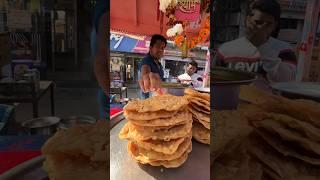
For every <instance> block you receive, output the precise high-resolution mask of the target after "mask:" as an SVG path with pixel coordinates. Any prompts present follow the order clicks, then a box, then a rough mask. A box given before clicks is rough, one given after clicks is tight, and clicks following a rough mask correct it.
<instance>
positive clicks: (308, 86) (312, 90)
mask: <svg viewBox="0 0 320 180" xmlns="http://www.w3.org/2000/svg"><path fill="white" fill-rule="evenodd" d="M271 87H272V89H273V90H274V91H278V92H280V93H281V94H282V95H283V96H286V97H288V98H294V99H296V98H305V99H312V100H315V101H319V102H320V83H314V82H285V83H273V84H271Z"/></svg>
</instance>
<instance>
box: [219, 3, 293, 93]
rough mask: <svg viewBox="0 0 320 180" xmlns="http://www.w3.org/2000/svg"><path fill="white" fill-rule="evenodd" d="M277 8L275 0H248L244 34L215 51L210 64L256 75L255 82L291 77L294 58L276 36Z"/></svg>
mask: <svg viewBox="0 0 320 180" xmlns="http://www.w3.org/2000/svg"><path fill="white" fill-rule="evenodd" d="M280 15H281V7H280V5H279V3H278V2H277V0H250V1H249V3H248V7H247V16H246V19H245V26H246V33H245V36H244V37H241V38H239V39H236V40H233V41H231V42H227V43H225V44H223V45H222V46H221V47H220V48H219V49H218V50H217V56H216V57H215V60H214V64H216V65H218V66H224V67H228V68H232V69H236V70H241V71H249V72H253V73H257V74H259V80H258V81H257V82H256V85H258V86H260V87H263V88H268V87H269V84H270V83H272V82H286V81H293V80H295V74H296V66H297V58H296V55H295V52H294V50H293V49H292V48H291V46H290V45H289V44H288V43H286V42H283V41H280V40H278V39H276V38H275V37H277V34H278V32H279V23H280Z"/></svg>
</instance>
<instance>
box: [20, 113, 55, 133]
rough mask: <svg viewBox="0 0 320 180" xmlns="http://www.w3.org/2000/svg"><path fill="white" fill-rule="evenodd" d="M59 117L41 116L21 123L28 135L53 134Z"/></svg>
mask: <svg viewBox="0 0 320 180" xmlns="http://www.w3.org/2000/svg"><path fill="white" fill-rule="evenodd" d="M59 122H60V118H58V117H41V118H36V119H31V120H28V121H25V122H23V123H22V124H21V125H22V127H23V128H24V129H25V131H26V133H27V134H30V135H53V134H54V133H55V132H56V131H57V128H58V125H59Z"/></svg>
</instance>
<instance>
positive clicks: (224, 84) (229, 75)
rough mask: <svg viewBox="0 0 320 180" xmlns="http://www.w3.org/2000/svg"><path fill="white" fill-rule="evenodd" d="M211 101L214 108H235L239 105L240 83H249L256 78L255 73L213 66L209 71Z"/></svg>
mask: <svg viewBox="0 0 320 180" xmlns="http://www.w3.org/2000/svg"><path fill="white" fill-rule="evenodd" d="M210 77H211V78H210V84H211V90H212V92H213V93H212V94H211V98H212V99H211V102H213V103H211V104H212V106H213V108H214V109H216V110H235V109H237V108H238V105H239V94H240V86H241V85H249V84H251V83H253V82H254V81H255V80H256V79H257V75H256V74H255V73H250V72H244V71H238V70H233V69H229V68H223V67H214V68H212V69H211V72H210Z"/></svg>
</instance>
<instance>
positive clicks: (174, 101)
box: [124, 94, 189, 113]
mask: <svg viewBox="0 0 320 180" xmlns="http://www.w3.org/2000/svg"><path fill="white" fill-rule="evenodd" d="M188 103H189V102H188V100H187V99H186V98H185V97H184V96H173V95H170V94H164V95H159V96H153V97H151V98H148V99H146V100H134V101H130V102H129V103H128V104H127V105H126V106H125V107H124V110H125V111H127V112H128V111H134V112H138V113H146V112H156V111H160V110H164V111H177V110H179V109H181V108H182V107H184V106H186V105H188Z"/></svg>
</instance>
